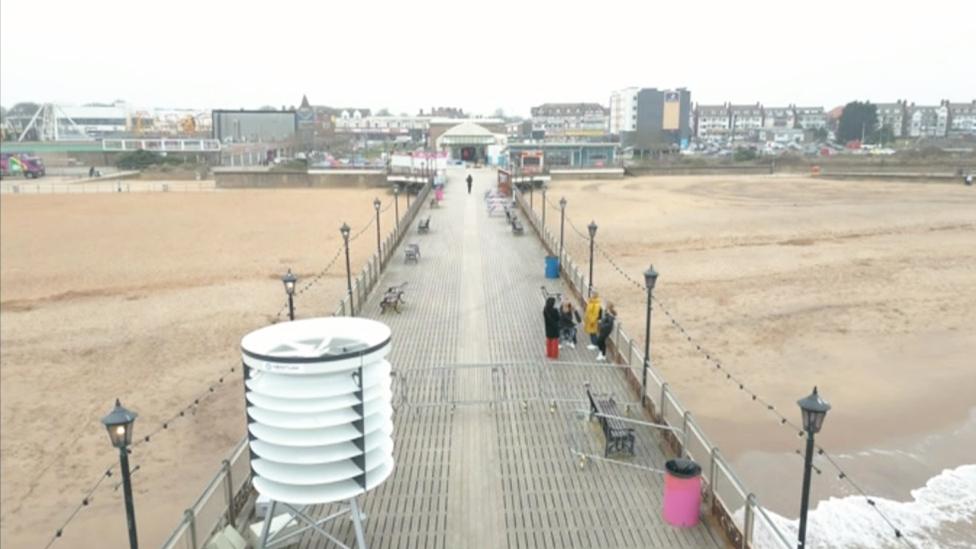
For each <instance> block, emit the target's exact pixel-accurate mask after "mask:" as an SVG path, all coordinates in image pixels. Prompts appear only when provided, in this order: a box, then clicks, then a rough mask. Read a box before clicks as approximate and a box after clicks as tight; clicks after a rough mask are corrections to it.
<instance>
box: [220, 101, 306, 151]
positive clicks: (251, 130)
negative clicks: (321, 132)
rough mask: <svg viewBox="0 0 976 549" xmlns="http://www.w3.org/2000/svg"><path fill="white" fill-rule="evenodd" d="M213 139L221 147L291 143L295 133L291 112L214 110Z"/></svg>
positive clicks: (295, 123) (294, 114)
mask: <svg viewBox="0 0 976 549" xmlns="http://www.w3.org/2000/svg"><path fill="white" fill-rule="evenodd" d="M211 117H212V119H213V130H212V131H213V137H214V139H217V140H219V141H220V142H221V143H225V144H226V143H267V142H272V143H274V142H284V141H291V140H293V139H294V138H295V135H296V133H297V131H298V118H297V116H296V112H295V111H293V110H282V111H276V110H247V111H246V110H244V109H241V110H237V111H231V110H215V111H213V113H212V114H211Z"/></svg>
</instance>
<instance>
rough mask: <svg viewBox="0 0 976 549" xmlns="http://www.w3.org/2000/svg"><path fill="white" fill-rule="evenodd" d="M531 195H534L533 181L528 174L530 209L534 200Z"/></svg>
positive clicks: (533, 206)
mask: <svg viewBox="0 0 976 549" xmlns="http://www.w3.org/2000/svg"><path fill="white" fill-rule="evenodd" d="M533 196H535V181H533V180H532V176H531V175H530V176H529V209H530V210H534V209H535V201H534V200H533V198H532V197H533Z"/></svg>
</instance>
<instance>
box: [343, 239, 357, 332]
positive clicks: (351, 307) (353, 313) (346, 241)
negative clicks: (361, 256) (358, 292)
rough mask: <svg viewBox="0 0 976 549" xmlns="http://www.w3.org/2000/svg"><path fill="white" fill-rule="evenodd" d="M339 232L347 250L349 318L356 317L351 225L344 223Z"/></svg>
mask: <svg viewBox="0 0 976 549" xmlns="http://www.w3.org/2000/svg"><path fill="white" fill-rule="evenodd" d="M339 232H340V233H342V243H343V245H344V246H345V248H346V290H347V291H348V292H349V316H356V310H355V306H354V304H353V298H352V269H351V267H350V265H349V233H350V232H351V229H350V228H349V225H347V224H346V223H343V224H342V227H339Z"/></svg>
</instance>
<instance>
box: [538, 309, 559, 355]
mask: <svg viewBox="0 0 976 549" xmlns="http://www.w3.org/2000/svg"><path fill="white" fill-rule="evenodd" d="M542 318H543V319H545V321H546V356H547V357H549V358H559V311H558V310H556V298H554V297H547V298H546V306H545V308H543V309H542Z"/></svg>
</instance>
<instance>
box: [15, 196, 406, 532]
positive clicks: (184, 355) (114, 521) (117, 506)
mask: <svg viewBox="0 0 976 549" xmlns="http://www.w3.org/2000/svg"><path fill="white" fill-rule="evenodd" d="M378 193H380V191H373V190H359V189H337V190H314V191H312V190H308V191H306V190H286V191H285V190H282V191H263V190H255V191H222V192H212V193H139V194H135V193H121V194H88V195H76V194H72V195H40V196H37V195H4V196H3V197H2V198H0V234H2V238H0V258H2V268H0V340H2V345H0V403H2V404H0V421H2V429H0V468H2V471H0V476H2V479H3V482H2V484H0V521H2V522H0V524H2V527H0V545H2V546H3V547H38V546H43V545H44V544H45V543H47V541H48V539H49V538H50V537H51V535H53V534H54V531H55V529H56V528H57V527H58V526H60V524H61V522H62V521H63V520H64V519H65V518H66V517H67V514H68V513H69V512H70V510H71V509H72V508H73V507H74V506H75V505H77V504H78V503H80V501H81V499H82V497H83V494H84V491H85V490H87V488H88V487H89V486H90V485H91V484H92V483H93V482H95V481H96V480H97V479H98V478H99V475H100V474H102V472H103V471H104V470H105V468H106V467H107V466H108V465H110V464H113V463H116V462H117V461H118V454H117V453H116V452H115V451H114V450H113V448H111V446H110V444H109V441H108V437H107V435H106V433H105V430H104V427H103V426H102V425H101V423H100V418H101V417H102V416H103V415H104V414H106V413H107V412H108V411H109V410H110V409H111V406H112V403H113V402H114V399H115V398H116V397H118V398H121V399H122V402H123V404H124V405H126V406H127V407H129V408H131V409H132V410H135V411H136V412H138V413H139V418H138V420H137V422H136V424H135V431H134V433H135V436H136V438H137V439H138V438H140V437H141V436H143V435H144V434H145V433H147V432H148V431H149V430H150V429H152V428H155V427H156V426H158V425H159V424H160V423H161V422H162V420H163V419H164V418H166V417H168V416H169V415H171V414H173V413H174V412H176V411H178V410H179V409H181V408H183V407H184V406H186V405H188V404H190V402H191V401H192V399H193V397H194V396H196V395H197V394H199V393H201V392H203V393H206V395H207V396H206V397H205V398H204V399H203V400H202V401H201V404H200V406H199V407H198V408H197V409H196V410H195V411H193V412H191V413H190V414H188V415H187V416H186V417H184V418H183V419H180V420H178V421H176V422H174V423H173V425H172V426H170V427H169V428H168V429H167V430H165V431H162V432H161V433H160V434H159V435H158V436H156V437H154V438H153V439H151V441H150V442H149V443H145V444H143V445H141V446H139V447H137V448H135V450H134V451H133V454H132V456H131V458H130V461H131V462H132V464H133V467H135V466H138V467H139V469H138V470H137V471H136V472H135V474H134V476H133V482H134V491H135V499H136V517H137V520H138V528H139V536H140V541H141V542H142V544H143V545H145V546H147V547H151V546H158V545H159V544H160V543H162V542H163V540H165V538H166V537H167V536H168V535H169V534H170V532H171V531H172V530H173V528H174V527H175V526H176V524H177V523H178V522H179V521H180V518H181V515H182V512H183V510H184V509H186V508H187V507H189V506H191V505H192V504H193V502H194V500H195V499H196V498H197V497H198V496H199V495H200V493H201V492H202V490H203V488H204V487H205V486H206V483H207V482H208V481H209V480H210V478H211V477H212V476H213V475H214V474H215V473H216V472H217V469H218V468H219V466H220V461H221V460H222V459H224V458H225V457H226V456H227V453H228V452H229V451H230V449H231V448H232V447H233V445H234V444H235V443H236V442H237V441H239V440H240V439H241V437H242V436H243V435H244V426H245V419H244V415H243V406H242V403H243V390H242V387H241V377H240V375H241V374H240V368H239V363H240V356H239V351H238V346H239V342H240V338H241V336H243V335H244V334H245V333H247V332H249V331H251V330H253V329H256V328H258V327H260V326H263V325H266V324H267V323H268V322H270V321H271V320H272V319H273V315H274V313H276V312H277V311H278V310H280V309H281V307H282V305H283V304H284V299H285V298H284V295H285V294H284V290H283V287H282V284H281V281H280V277H281V275H282V274H284V272H285V270H286V269H287V268H291V269H292V270H293V271H294V272H295V273H296V274H297V275H298V277H299V287H301V285H302V282H303V280H308V279H310V278H311V277H312V276H313V275H314V274H315V273H317V272H318V271H319V270H320V269H321V268H322V267H324V266H325V264H326V263H327V262H328V261H329V260H330V259H332V257H333V254H334V253H335V251H336V249H337V247H338V246H339V245H340V244H341V237H340V234H339V230H338V229H339V226H340V225H341V224H342V222H343V221H346V222H348V223H349V224H350V225H351V226H352V227H353V230H354V231H356V230H357V229H359V228H360V227H362V226H363V225H364V224H365V223H367V222H368V221H369V220H370V219H371V218H372V217H375V214H374V210H373V206H372V200H373V198H374V196H376V195H377V194H378ZM380 198H381V199H382V200H383V201H384V205H385V204H386V203H387V202H388V201H389V200H392V195H385V194H380ZM400 207H401V211H403V209H405V200H404V198H403V197H401V200H400ZM392 223H393V208H390V209H389V210H388V211H387V212H385V213H384V214H383V221H382V226H383V228H384V229H383V230H384V233H385V232H386V230H387V228H389V227H390V226H392ZM375 247H376V232H375V228H374V227H370V228H369V229H368V230H367V231H366V232H365V233H364V234H363V236H362V237H360V239H359V240H357V241H355V242H354V243H353V245H352V261H353V269H354V270H356V271H358V266H359V265H362V264H363V263H364V262H365V260H366V258H367V257H368V255H369V254H371V253H372V252H373V251H375ZM344 289H345V271H344V265H343V264H342V262H341V261H340V262H337V263H336V265H335V266H334V267H333V268H332V269H331V270H330V271H329V272H328V274H327V275H326V276H325V277H324V278H323V279H322V281H321V282H320V283H319V284H317V285H316V286H315V287H314V288H312V289H310V290H309V291H308V292H306V293H305V294H303V295H301V296H300V297H298V298H297V300H296V309H297V311H296V313H297V315H298V316H299V317H301V316H313V315H323V314H331V313H332V312H333V311H334V310H335V307H336V305H337V303H338V300H339V299H340V298H341V296H342V294H343V292H344ZM230 368H235V372H233V373H231V372H230ZM220 377H224V382H223V383H219V382H218V381H217V380H218V379H219V378H220ZM210 384H214V386H215V390H214V392H213V393H212V394H211V393H209V392H208V386H209V385H210ZM118 480H119V478H118V475H114V476H113V477H111V478H109V479H108V480H107V481H106V482H105V483H104V484H103V485H102V487H101V488H99V490H98V491H97V492H96V493H95V495H94V499H93V501H92V503H91V505H90V507H89V508H87V509H84V510H82V511H81V512H80V513H79V514H78V517H77V519H76V520H75V521H74V522H72V523H71V524H70V525H69V526H68V528H67V529H66V530H65V532H64V537H63V538H62V539H61V540H59V541H58V543H57V545H56V547H59V548H70V547H93V546H96V545H97V546H101V547H119V546H123V545H125V543H126V541H125V540H126V531H125V520H124V511H123V506H122V501H121V489H118V488H116V485H117V482H118ZM96 542H97V543H96Z"/></svg>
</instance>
